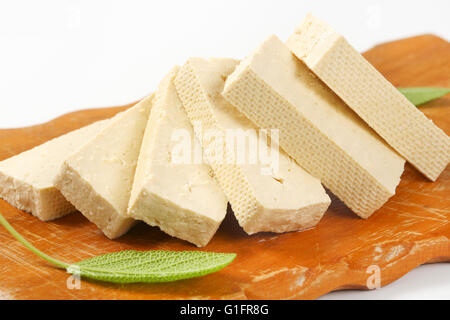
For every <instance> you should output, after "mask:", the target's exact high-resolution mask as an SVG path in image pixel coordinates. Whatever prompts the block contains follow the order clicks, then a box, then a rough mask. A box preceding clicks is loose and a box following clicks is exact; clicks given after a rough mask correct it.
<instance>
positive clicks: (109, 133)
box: [55, 96, 153, 239]
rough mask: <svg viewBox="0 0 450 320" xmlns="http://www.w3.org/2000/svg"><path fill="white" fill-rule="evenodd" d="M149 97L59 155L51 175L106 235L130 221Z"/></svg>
mask: <svg viewBox="0 0 450 320" xmlns="http://www.w3.org/2000/svg"><path fill="white" fill-rule="evenodd" d="M152 99H153V96H150V97H148V98H145V99H144V100H142V101H141V102H139V103H138V104H137V105H135V106H134V107H132V108H130V109H128V110H127V111H125V112H123V113H120V114H118V115H116V116H115V117H114V118H112V119H111V120H110V122H109V123H108V124H107V126H106V127H105V128H103V130H102V131H100V132H99V133H98V134H97V135H96V136H95V137H94V138H93V139H92V140H91V141H89V142H88V143H87V144H85V145H84V146H83V147H82V148H81V149H80V150H78V151H76V152H75V153H73V154H72V155H71V156H70V157H69V158H68V159H66V161H64V164H63V165H62V167H61V170H60V172H59V174H58V175H57V177H56V178H55V185H56V187H57V188H58V189H59V190H60V191H61V193H62V194H63V195H64V197H66V199H67V200H69V201H70V203H72V204H73V205H74V206H75V208H77V210H79V211H80V212H81V213H82V214H83V215H84V216H85V217H86V218H87V219H88V220H90V221H91V222H93V223H95V224H96V225H97V226H98V227H99V228H100V230H102V231H103V233H104V234H105V235H106V236H107V237H108V238H110V239H115V238H117V237H120V236H121V235H123V234H125V233H126V232H127V231H128V230H129V229H130V228H131V227H132V226H133V225H134V222H135V220H134V219H132V218H130V217H129V216H127V208H128V201H129V200H130V194H131V187H132V185H133V180H134V173H135V170H136V164H137V159H138V156H139V150H140V148H141V142H142V137H143V135H144V130H145V126H146V124H147V120H148V115H149V112H150V108H151V105H152Z"/></svg>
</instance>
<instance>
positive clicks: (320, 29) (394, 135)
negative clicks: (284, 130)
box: [287, 15, 450, 181]
mask: <svg viewBox="0 0 450 320" xmlns="http://www.w3.org/2000/svg"><path fill="white" fill-rule="evenodd" d="M287 45H288V47H289V48H290V49H291V51H292V52H293V53H294V54H295V55H296V56H297V57H298V58H299V59H301V60H302V61H303V62H304V63H305V64H306V65H307V66H308V67H309V68H310V69H311V70H312V71H313V72H314V73H315V74H316V75H317V76H318V77H319V78H320V79H321V80H322V81H323V82H325V84H326V85H327V86H328V87H330V88H331V89H332V90H333V91H334V92H335V93H336V94H337V95H338V96H339V97H341V99H342V100H344V101H345V102H346V103H347V104H348V106H349V107H350V108H351V109H353V110H354V111H355V112H356V113H357V114H358V115H359V116H360V117H361V118H362V119H364V120H365V121H366V122H367V123H368V124H369V126H370V127H372V128H373V129H374V130H375V131H376V132H377V133H378V134H379V135H380V136H381V137H382V138H384V139H385V140H386V141H387V143H389V144H390V145H391V146H392V147H393V148H394V149H395V150H396V151H397V152H398V153H399V154H401V155H402V156H403V157H404V158H405V159H406V160H407V161H408V162H410V163H411V164H412V165H413V166H414V167H416V168H417V169H418V170H419V171H420V172H422V173H423V174H424V175H425V176H426V177H428V178H429V179H431V180H433V181H435V180H436V179H437V178H438V177H439V175H440V174H441V172H442V171H443V170H444V169H445V168H446V167H447V165H448V163H449V161H450V138H449V137H448V136H447V135H446V134H445V133H444V131H442V130H441V129H440V128H438V127H437V126H436V125H435V124H434V123H433V122H432V121H431V120H430V119H428V118H427V117H426V116H425V115H424V114H423V113H422V112H421V111H420V110H419V109H417V108H416V107H415V106H414V105H413V104H412V103H411V102H409V101H408V99H406V98H405V97H404V96H403V95H402V94H401V93H400V92H399V91H398V90H397V89H396V88H395V87H394V86H393V85H392V84H391V83H390V82H389V81H387V80H386V79H385V78H384V77H383V76H382V75H381V74H380V73H379V72H378V71H377V70H376V69H375V68H374V67H373V66H372V65H371V64H370V63H369V62H368V61H367V60H366V59H364V57H363V56H362V55H361V54H360V53H359V52H358V51H356V50H355V49H354V48H353V47H352V46H351V45H350V44H349V43H348V42H347V41H346V40H345V39H344V37H342V36H341V35H340V34H338V33H337V32H335V31H334V30H333V29H332V28H331V27H329V26H328V25H327V24H325V23H324V22H322V21H320V20H319V19H317V18H315V17H313V16H312V15H308V16H307V17H306V19H305V20H304V21H303V22H302V23H301V24H300V26H299V27H298V28H297V29H296V30H295V32H294V34H292V36H291V37H290V38H289V40H288V42H287Z"/></svg>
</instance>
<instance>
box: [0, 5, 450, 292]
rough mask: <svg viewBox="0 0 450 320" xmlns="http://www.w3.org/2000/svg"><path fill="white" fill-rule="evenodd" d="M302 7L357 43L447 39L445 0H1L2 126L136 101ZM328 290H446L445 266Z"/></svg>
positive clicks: (283, 34) (286, 23)
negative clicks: (184, 68) (190, 64)
mask: <svg viewBox="0 0 450 320" xmlns="http://www.w3.org/2000/svg"><path fill="white" fill-rule="evenodd" d="M307 12H312V13H314V14H315V15H317V16H319V17H320V18H322V19H324V20H326V21H327V22H329V23H330V24H331V25H332V26H334V27H335V28H336V29H337V30H339V31H340V32H341V33H343V34H344V35H345V36H346V37H347V39H348V40H350V42H351V43H353V45H354V46H355V47H356V48H357V49H358V50H361V51H363V50H367V49H369V48H370V47H372V46H374V45H376V44H377V43H380V42H384V41H390V40H395V39H399V38H403V37H407V36H412V35H417V34H424V33H434V34H437V35H439V36H441V37H443V38H445V39H447V40H449V38H450V22H449V21H450V20H449V12H450V1H449V0H440V1H438V0H428V1H423V0H419V1H414V0H406V1H394V0H387V1H379V0H374V1H362V0H353V1H350V0H341V1H333V0H330V1H319V0H310V1H298V0H297V1H294V0H291V1H287V0H286V1H280V0H278V1H275V0H273V1H268V0H267V1H266V0H247V1H245V0H226V1H214V0H184V1H182V0H180V1H168V0H165V1H162V0H161V1H111V0H104V1H93V0H88V1H75V0H72V1H68V0H55V1H32V0H29V1H24V0H19V1H17V0H16V1H13V0H11V1H4V0H0V110H1V113H0V114H1V117H0V128H12V127H23V126H27V125H32V124H36V123H41V122H44V121H48V120H50V119H52V118H54V117H56V116H59V115H61V114H64V113H67V112H69V111H74V110H78V109H82V108H91V107H102V106H114V105H120V104H126V103H129V102H132V101H135V100H137V99H139V98H141V97H143V96H145V95H147V94H148V93H150V92H152V91H153V90H154V89H155V87H156V86H157V84H158V82H159V80H160V79H161V78H162V77H163V75H164V74H165V73H167V72H168V71H169V69H170V68H171V67H172V66H173V65H175V64H182V63H183V62H184V60H185V59H186V58H188V57H190V56H203V57H210V56H219V57H220V56H224V57H234V58H242V57H244V56H245V55H246V54H248V53H249V52H250V51H251V50H252V49H253V48H254V47H256V46H257V45H258V43H259V42H261V41H262V40H263V39H265V38H266V37H267V36H268V35H270V34H272V33H275V34H277V35H278V36H279V37H280V38H281V39H282V40H285V39H287V37H288V36H289V34H290V33H291V32H292V31H293V29H294V27H295V26H296V25H297V24H298V23H299V22H300V21H301V19H302V18H303V16H304V15H305V14H306V13H307ZM0 143H1V142H0ZM325 298H345V299H346V298H351V299H370V298H387V299H397V298H419V299H422V298H447V299H450V265H449V264H440V265H428V266H423V267H420V268H418V269H417V270H415V271H413V272H411V273H410V274H409V275H407V276H406V277H404V278H403V279H401V280H399V281H397V282H396V283H394V284H392V285H390V286H388V287H386V288H383V289H382V290H378V291H374V292H359V291H352V292H339V293H333V294H330V295H327V296H326V297H325Z"/></svg>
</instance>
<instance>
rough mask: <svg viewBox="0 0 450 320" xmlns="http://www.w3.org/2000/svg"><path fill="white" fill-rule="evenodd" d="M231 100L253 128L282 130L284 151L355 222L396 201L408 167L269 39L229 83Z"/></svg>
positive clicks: (226, 92) (277, 42) (276, 41)
mask: <svg viewBox="0 0 450 320" xmlns="http://www.w3.org/2000/svg"><path fill="white" fill-rule="evenodd" d="M223 95H224V96H225V98H226V99H227V100H228V101H229V102H230V103H232V104H233V105H234V106H236V107H237V108H238V109H239V110H240V111H241V112H243V113H244V114H246V115H247V116H248V118H250V119H251V120H252V121H253V122H254V123H255V124H257V125H258V126H260V127H265V128H277V129H279V130H280V145H281V147H283V148H284V150H286V152H287V153H288V154H289V155H290V156H292V157H293V158H294V159H295V160H297V162H298V163H299V164H300V165H301V166H303V168H305V169H306V170H307V171H308V172H309V173H311V174H312V175H314V176H315V177H317V178H319V179H320V180H321V181H322V183H324V184H325V186H326V187H328V188H329V189H330V190H331V191H332V192H333V193H334V194H336V195H337V196H338V197H339V198H340V199H341V200H343V201H344V202H345V203H346V204H347V206H348V207H350V208H351V209H352V210H353V211H354V212H355V213H356V214H358V215H359V216H361V217H363V218H367V217H369V216H370V215H371V214H372V213H373V212H374V211H375V210H377V209H378V208H380V207H381V206H382V205H383V204H384V203H385V202H386V201H387V200H388V199H389V198H390V197H391V196H393V195H394V194H395V189H396V187H397V185H398V183H399V181H400V176H401V174H402V172H403V169H404V160H403V159H402V158H401V157H400V156H399V155H398V154H397V153H396V152H395V151H393V150H392V149H391V148H390V147H389V146H388V145H387V144H386V143H385V142H384V141H383V140H382V139H381V138H380V137H379V136H378V135H377V134H376V133H375V132H374V131H373V130H372V129H370V128H369V126H368V125H367V124H366V123H364V121H362V120H361V119H360V118H359V117H358V116H357V115H356V114H355V113H354V112H353V111H352V110H351V109H350V108H348V106H346V105H345V103H343V102H342V101H341V100H340V99H339V98H338V97H337V96H336V95H334V94H333V92H332V91H331V90H330V89H328V88H327V87H326V86H325V85H324V84H323V83H322V82H321V81H320V80H318V79H317V78H316V77H315V76H314V75H313V74H312V73H311V72H310V71H309V69H308V68H307V67H306V66H305V65H304V64H303V63H301V62H300V61H299V60H298V59H297V58H296V57H295V56H294V55H292V54H291V52H290V51H289V49H288V48H287V47H286V46H285V45H284V44H283V43H282V42H281V41H280V40H279V39H278V38H277V37H276V36H271V37H269V39H267V40H266V41H265V42H264V43H263V44H262V45H261V46H260V47H259V48H258V49H257V50H256V51H255V52H254V53H253V54H251V55H250V56H248V57H247V58H246V59H245V60H243V61H242V62H241V64H240V65H239V66H238V67H237V68H236V70H235V72H234V73H233V74H232V75H230V76H229V77H228V79H227V82H226V84H225V89H224V91H223Z"/></svg>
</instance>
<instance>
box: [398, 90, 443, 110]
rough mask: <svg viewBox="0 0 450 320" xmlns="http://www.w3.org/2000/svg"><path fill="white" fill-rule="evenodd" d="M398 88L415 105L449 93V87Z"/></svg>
mask: <svg viewBox="0 0 450 320" xmlns="http://www.w3.org/2000/svg"><path fill="white" fill-rule="evenodd" d="M398 90H400V92H401V93H402V94H403V95H404V96H405V97H406V98H407V99H408V100H409V101H411V102H412V103H413V104H414V105H415V106H420V105H422V104H424V103H427V102H430V101H432V100H435V99H438V98H440V97H443V96H445V95H446V94H448V93H450V89H447V88H434V87H415V88H398Z"/></svg>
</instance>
